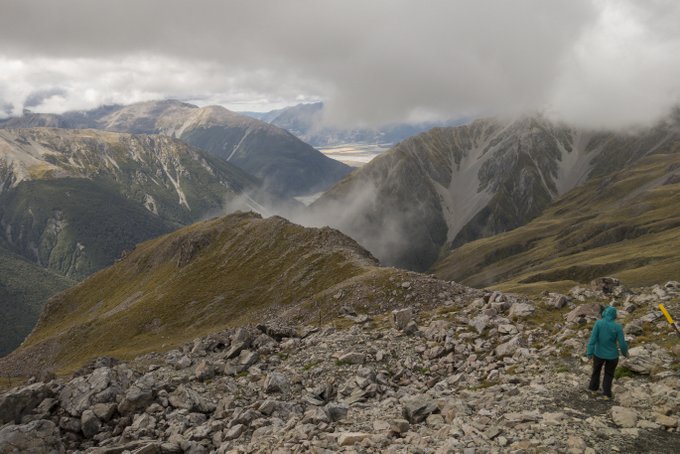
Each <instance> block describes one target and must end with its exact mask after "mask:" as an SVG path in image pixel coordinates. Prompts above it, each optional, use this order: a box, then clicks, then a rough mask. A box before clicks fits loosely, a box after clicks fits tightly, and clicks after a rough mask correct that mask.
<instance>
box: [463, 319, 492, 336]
mask: <svg viewBox="0 0 680 454" xmlns="http://www.w3.org/2000/svg"><path fill="white" fill-rule="evenodd" d="M490 322H491V317H489V316H488V315H479V316H477V317H475V318H473V319H472V320H470V321H469V322H468V325H470V326H472V327H473V328H474V329H475V330H477V332H478V333H479V334H482V333H483V332H484V330H485V329H486V327H487V326H489V323H490Z"/></svg>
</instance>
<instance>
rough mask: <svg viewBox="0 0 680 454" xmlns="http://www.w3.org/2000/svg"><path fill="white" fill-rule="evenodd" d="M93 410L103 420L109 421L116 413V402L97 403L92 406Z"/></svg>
mask: <svg viewBox="0 0 680 454" xmlns="http://www.w3.org/2000/svg"><path fill="white" fill-rule="evenodd" d="M92 411H93V412H94V414H95V416H96V417H97V418H99V419H100V420H101V421H105V422H106V421H108V420H110V419H111V417H113V415H114V413H115V412H116V404H114V403H108V404H95V405H94V406H93V407H92Z"/></svg>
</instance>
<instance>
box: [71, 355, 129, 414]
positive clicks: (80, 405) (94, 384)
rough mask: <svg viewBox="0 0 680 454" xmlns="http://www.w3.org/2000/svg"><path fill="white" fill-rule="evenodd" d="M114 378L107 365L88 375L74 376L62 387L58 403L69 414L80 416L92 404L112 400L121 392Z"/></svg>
mask: <svg viewBox="0 0 680 454" xmlns="http://www.w3.org/2000/svg"><path fill="white" fill-rule="evenodd" d="M114 378H115V375H114V373H113V371H112V370H111V369H109V368H108V367H100V368H98V369H95V370H94V371H93V372H92V373H91V374H90V375H87V376H83V377H77V378H74V379H73V380H71V381H70V382H68V383H67V384H66V385H64V387H63V388H62V390H61V392H60V393H59V403H60V404H61V407H62V408H63V409H64V410H66V411H67V412H68V413H69V414H71V415H72V416H76V417H78V418H80V415H81V414H82V413H83V411H85V410H87V409H88V408H91V407H92V406H93V405H94V404H96V403H106V402H113V401H114V400H115V399H116V397H117V395H118V394H119V393H122V389H121V387H120V386H118V385H117V383H115V381H114Z"/></svg>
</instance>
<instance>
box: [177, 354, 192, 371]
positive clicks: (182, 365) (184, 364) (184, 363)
mask: <svg viewBox="0 0 680 454" xmlns="http://www.w3.org/2000/svg"><path fill="white" fill-rule="evenodd" d="M192 363H193V361H192V360H191V358H189V357H188V356H187V355H184V356H182V357H181V358H180V359H178V360H177V362H176V363H175V369H177V370H182V369H186V368H188V367H191V364H192Z"/></svg>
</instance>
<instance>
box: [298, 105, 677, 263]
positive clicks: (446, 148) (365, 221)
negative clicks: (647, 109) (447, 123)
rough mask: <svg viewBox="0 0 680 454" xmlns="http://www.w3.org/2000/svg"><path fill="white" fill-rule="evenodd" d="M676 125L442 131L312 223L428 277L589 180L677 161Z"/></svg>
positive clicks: (345, 189) (363, 180) (328, 200)
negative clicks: (650, 160)
mask: <svg viewBox="0 0 680 454" xmlns="http://www.w3.org/2000/svg"><path fill="white" fill-rule="evenodd" d="M676 117H677V115H676V116H675V117H672V118H669V119H667V120H666V121H664V122H662V123H660V124H659V125H657V126H656V127H654V128H650V129H645V130H640V131H637V132H634V133H626V134H623V133H614V132H595V131H582V130H576V129H573V128H570V127H567V126H564V125H559V124H553V123H551V122H549V121H548V120H546V119H544V118H542V117H527V118H521V119H518V120H513V121H503V120H477V121H475V122H473V123H471V124H470V125H464V126H458V127H452V128H435V129H433V130H431V131H428V132H426V133H423V134H420V135H418V136H415V137H412V138H410V139H408V140H405V141H403V142H402V143H400V144H398V145H397V146H395V147H394V148H392V149H391V150H390V151H388V152H386V153H385V154H383V155H381V156H379V157H378V158H376V159H374V160H373V161H371V162H370V163H369V164H367V165H366V166H364V167H363V168H361V169H359V170H357V171H356V172H354V173H353V174H352V175H350V176H348V177H347V178H346V179H344V180H343V181H341V182H340V183H338V184H337V185H336V186H334V187H333V188H332V189H331V190H329V191H328V192H326V193H325V194H324V195H323V196H322V197H321V198H320V199H318V200H317V201H316V202H315V203H314V204H313V205H312V207H311V208H312V210H313V212H314V215H313V219H315V220H316V222H320V223H328V224H330V225H333V226H335V227H337V228H339V229H340V230H342V231H343V232H345V233H347V234H348V235H350V236H352V237H353V238H355V239H356V240H357V241H358V242H359V243H360V244H362V245H363V246H364V247H366V248H367V249H368V250H370V251H371V252H372V253H373V254H374V255H375V256H376V257H378V258H379V259H380V260H381V262H383V263H385V264H388V265H396V266H401V267H406V268H409V269H414V270H426V269H428V268H430V267H431V266H432V265H433V264H434V263H435V262H436V261H437V259H438V258H440V257H441V256H443V255H445V254H446V253H447V252H448V251H449V250H451V249H452V248H455V247H458V246H461V245H463V244H465V243H468V242H470V241H474V240H476V239H479V238H484V237H489V236H492V235H495V234H498V233H502V232H505V231H508V230H511V229H514V228H517V227H520V226H522V225H524V224H526V223H527V222H529V221H530V220H532V219H534V218H535V217H537V216H538V215H539V214H541V213H542V212H543V210H544V209H545V208H546V207H548V206H549V205H550V204H551V203H552V202H553V200H555V199H556V198H558V197H559V196H561V195H564V194H566V193H567V192H569V191H570V190H571V189H573V188H576V187H578V186H580V185H582V184H584V183H585V182H587V181H589V180H590V179H591V178H596V177H602V176H605V175H609V174H611V173H612V172H615V171H618V170H621V169H625V168H627V167H629V166H631V165H632V164H634V163H635V162H637V161H638V160H640V159H642V158H643V157H645V156H647V155H653V154H663V153H673V152H676V151H677V141H678V139H680V121H679V120H678V118H676Z"/></svg>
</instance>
